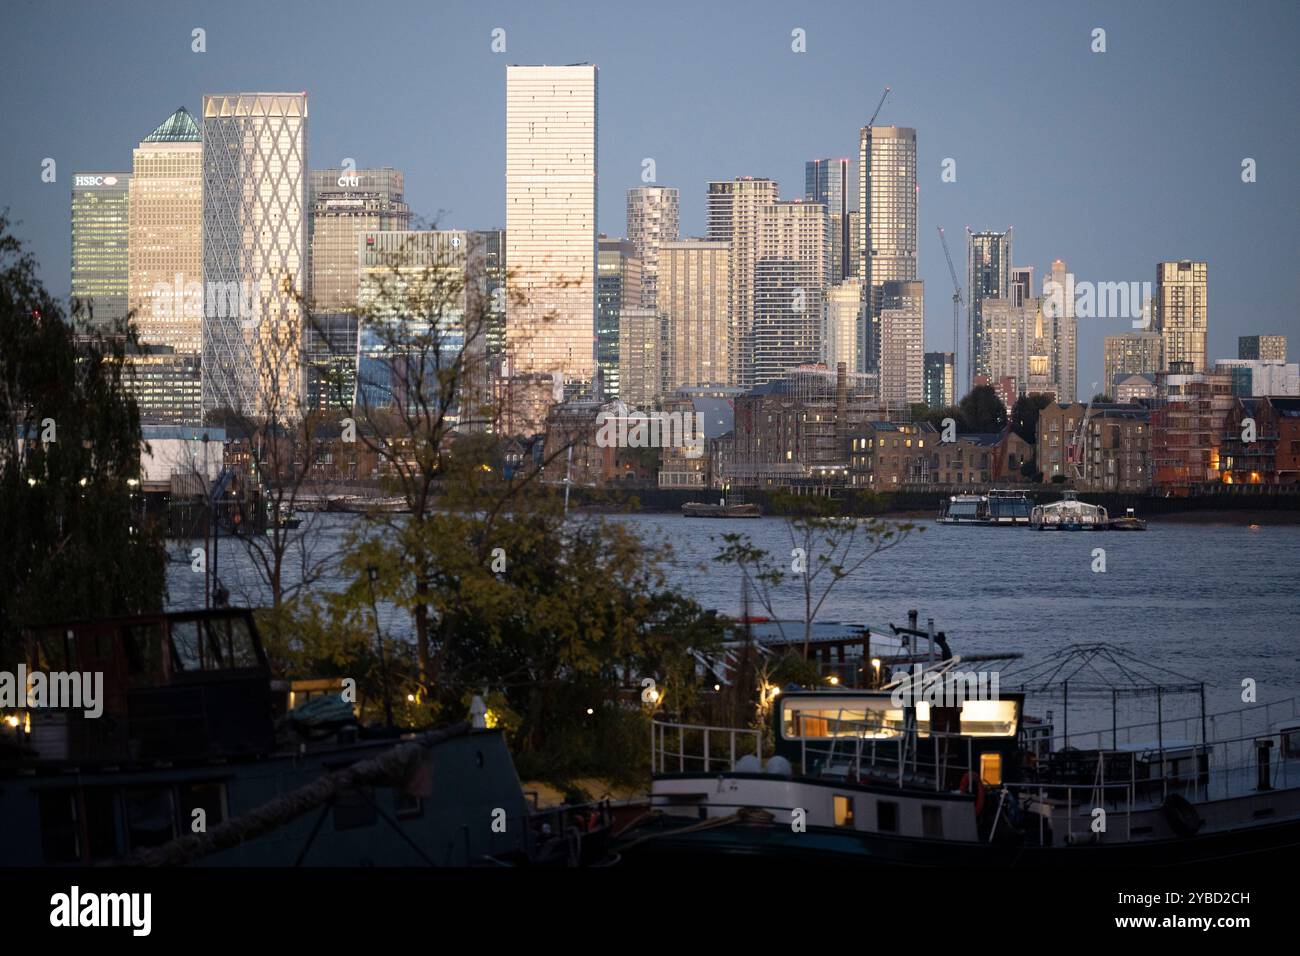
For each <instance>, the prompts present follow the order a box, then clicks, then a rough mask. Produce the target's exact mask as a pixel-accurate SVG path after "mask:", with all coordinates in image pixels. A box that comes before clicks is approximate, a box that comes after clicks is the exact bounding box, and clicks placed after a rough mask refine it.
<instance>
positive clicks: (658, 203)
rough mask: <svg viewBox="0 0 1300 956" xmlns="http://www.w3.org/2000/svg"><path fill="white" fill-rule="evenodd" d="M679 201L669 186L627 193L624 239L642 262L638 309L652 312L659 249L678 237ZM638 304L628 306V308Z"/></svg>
mask: <svg viewBox="0 0 1300 956" xmlns="http://www.w3.org/2000/svg"><path fill="white" fill-rule="evenodd" d="M679 203H680V197H679V196H678V194H677V190H676V189H674V188H673V187H671V186H637V187H634V188H632V189H629V190H628V191H627V238H628V241H629V242H631V243H632V246H633V249H634V250H635V251H634V254H635V255H636V257H637V258H638V259H640V260H641V301H640V303H639V304H640V305H642V306H644V307H646V308H654V305H655V300H656V290H657V289H658V281H659V280H658V275H659V248H660V246H662V245H663V244H664V243H665V242H676V241H677V240H678V239H679V238H680V237H681V211H680V208H679ZM637 304H638V303H635V302H629V303H628V305H629V306H632V305H637Z"/></svg>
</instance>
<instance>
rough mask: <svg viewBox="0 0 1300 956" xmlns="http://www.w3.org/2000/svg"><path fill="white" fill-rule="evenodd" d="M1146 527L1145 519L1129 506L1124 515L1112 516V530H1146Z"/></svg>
mask: <svg viewBox="0 0 1300 956" xmlns="http://www.w3.org/2000/svg"><path fill="white" fill-rule="evenodd" d="M1146 529H1147V523H1146V521H1145V519H1143V518H1139V517H1138V516H1137V515H1136V514H1135V513H1134V511H1133V509H1132V508H1129V509H1128V510H1127V511H1126V512H1125V513H1124V516H1123V517H1121V518H1112V519H1111V522H1110V530H1111V531H1145V530H1146Z"/></svg>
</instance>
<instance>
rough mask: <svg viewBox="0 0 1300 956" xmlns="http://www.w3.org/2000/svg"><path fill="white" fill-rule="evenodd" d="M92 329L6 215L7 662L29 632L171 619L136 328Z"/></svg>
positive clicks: (2, 530) (0, 244) (3, 501)
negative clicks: (65, 301) (147, 454)
mask: <svg viewBox="0 0 1300 956" xmlns="http://www.w3.org/2000/svg"><path fill="white" fill-rule="evenodd" d="M73 315H74V319H75V321H76V322H77V323H79V324H81V325H82V330H81V331H80V332H78V330H77V329H76V328H75V327H74V325H73V324H69V322H68V321H66V320H65V316H64V312H63V310H62V308H61V307H60V305H59V304H58V302H57V301H56V300H55V299H54V298H53V297H52V296H50V295H49V293H48V292H47V291H46V290H45V288H44V286H43V285H42V284H41V282H40V280H39V279H38V278H37V264H36V261H35V259H34V258H33V257H32V255H31V254H30V252H28V251H27V250H26V247H25V246H24V245H23V243H22V242H21V241H20V240H19V239H18V238H16V237H15V236H14V235H13V234H12V233H11V232H10V227H9V221H8V219H7V217H5V216H3V215H0V543H2V544H3V547H0V656H2V657H3V659H6V660H11V659H14V657H15V656H16V655H17V653H18V641H19V636H20V633H21V631H22V629H23V628H25V627H33V626H41V625H44V624H49V623H55V622H58V621H60V620H67V619H69V618H82V617H100V616H106V615H117V614H135V613H145V612H150V611H156V610H159V609H160V608H161V607H162V604H163V599H164V594H165V577H164V575H165V565H166V554H165V552H164V549H163V544H162V540H161V537H160V535H158V534H157V533H156V531H155V529H154V528H153V527H152V526H151V525H150V524H148V523H146V522H144V521H143V520H142V517H141V508H140V500H139V498H138V494H139V492H138V488H137V486H138V482H139V477H140V454H141V430H140V414H139V409H138V408H137V407H136V403H135V401H134V399H133V398H132V397H131V395H130V394H129V392H128V382H129V375H130V367H129V365H128V362H127V350H128V348H129V347H130V346H131V345H132V344H133V343H134V341H135V335H134V331H133V329H132V328H131V325H130V322H129V320H127V321H123V322H121V323H119V324H118V325H117V326H116V327H115V328H113V329H112V330H110V331H109V333H108V334H103V333H101V332H98V331H94V330H93V326H92V325H91V320H92V319H93V314H92V312H91V310H90V308H89V307H88V306H87V307H83V306H82V304H81V303H74V304H73Z"/></svg>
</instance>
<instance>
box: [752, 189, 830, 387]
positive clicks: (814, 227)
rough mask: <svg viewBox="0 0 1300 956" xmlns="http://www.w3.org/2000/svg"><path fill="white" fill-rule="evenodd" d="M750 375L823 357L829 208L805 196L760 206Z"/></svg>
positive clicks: (756, 380)
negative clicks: (804, 199)
mask: <svg viewBox="0 0 1300 956" xmlns="http://www.w3.org/2000/svg"><path fill="white" fill-rule="evenodd" d="M758 224H759V244H758V258H757V260H756V262H755V264H754V298H753V302H754V323H753V327H752V333H751V342H752V349H753V354H752V360H751V366H750V367H751V371H752V381H753V384H755V385H761V384H763V383H764V382H771V381H775V380H776V379H778V378H781V377H783V376H784V375H785V374H786V373H787V372H788V371H789V370H790V369H791V368H794V367H796V366H799V365H810V364H816V363H817V362H818V361H820V359H821V353H822V349H821V332H822V321H823V316H824V312H825V307H826V289H827V287H828V284H829V283H828V281H827V279H828V276H829V262H828V253H829V249H830V246H829V243H828V242H827V229H828V225H827V220H826V209H825V207H824V206H822V205H820V204H817V203H806V202H803V201H802V200H793V201H790V202H774V203H768V204H765V205H763V206H762V207H761V208H760V209H759V210H758Z"/></svg>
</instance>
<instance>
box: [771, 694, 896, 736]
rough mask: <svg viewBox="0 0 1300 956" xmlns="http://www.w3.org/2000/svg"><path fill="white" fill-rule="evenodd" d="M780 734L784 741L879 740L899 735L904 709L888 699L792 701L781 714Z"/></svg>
mask: <svg viewBox="0 0 1300 956" xmlns="http://www.w3.org/2000/svg"><path fill="white" fill-rule="evenodd" d="M781 718H782V719H781V724H782V735H783V736H784V737H785V739H787V740H800V739H817V738H823V739H824V738H828V737H863V738H867V739H880V738H890V737H897V736H899V735H900V734H901V733H902V728H903V709H902V708H901V707H895V706H893V704H892V702H891V701H890V700H889V698H888V697H878V698H864V697H842V698H835V697H819V698H818V699H817V700H810V699H807V698H805V699H803V700H800V699H798V698H791V699H788V700H786V701H785V702H784V704H783V706H782V712H781Z"/></svg>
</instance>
